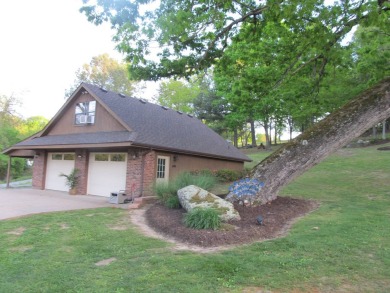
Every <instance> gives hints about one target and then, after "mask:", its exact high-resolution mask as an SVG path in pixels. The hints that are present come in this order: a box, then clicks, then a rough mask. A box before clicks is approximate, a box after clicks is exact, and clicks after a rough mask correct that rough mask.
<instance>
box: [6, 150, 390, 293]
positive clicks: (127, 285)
mask: <svg viewBox="0 0 390 293" xmlns="http://www.w3.org/2000/svg"><path fill="white" fill-rule="evenodd" d="M388 145H389V144H388ZM376 148H377V147H369V148H364V149H343V150H341V151H340V152H338V153H337V154H335V155H332V156H331V157H330V158H328V159H327V160H326V161H324V162H323V163H321V164H319V165H317V166H316V167H314V168H313V169H312V170H310V171H309V172H307V173H305V174H304V175H303V176H301V177H300V178H299V179H297V180H295V181H294V182H293V183H291V184H289V185H288V186H287V187H286V188H285V189H284V190H283V192H282V193H283V195H289V196H294V197H301V198H310V199H315V200H318V201H319V202H320V203H321V206H320V208H319V209H318V210H316V211H315V212H313V213H311V214H310V215H308V216H306V217H305V218H303V219H301V220H300V221H298V222H297V223H296V224H295V225H294V226H293V227H292V229H291V231H290V233H289V234H288V236H287V237H284V238H280V239H276V240H272V241H267V242H263V243H255V244H252V245H248V246H244V247H237V248H236V249H233V250H229V251H224V252H220V253H214V254H198V253H193V252H183V251H181V252H178V251H173V250H172V249H171V248H170V247H171V245H170V244H169V243H166V242H163V241H160V240H155V239H151V238H146V237H144V236H142V235H141V234H139V233H138V232H137V230H136V229H135V228H133V227H132V226H131V224H130V223H129V221H128V213H127V211H125V210H122V209H115V208H103V209H96V210H84V211H74V212H61V213H52V214H46V215H35V216H29V217H26V218H20V219H14V220H8V221H0V292H242V291H244V292H260V290H264V291H265V290H271V291H272V292H273V291H276V292H289V291H292V290H293V289H294V292H300V290H302V291H303V292H389V291H390V152H388V151H377V150H376ZM252 155H253V156H257V155H256V154H251V156H252ZM110 258H115V259H116V260H114V261H113V262H111V263H110V264H109V265H105V266H97V265H95V264H96V263H98V262H99V261H102V260H105V259H110ZM244 289H245V290H244ZM256 290H257V291H256ZM316 290H317V291H316Z"/></svg>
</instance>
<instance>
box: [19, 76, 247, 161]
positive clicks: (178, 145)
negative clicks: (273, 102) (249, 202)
mask: <svg viewBox="0 0 390 293" xmlns="http://www.w3.org/2000/svg"><path fill="white" fill-rule="evenodd" d="M82 90H86V91H87V92H89V93H90V94H91V95H92V96H93V97H94V98H95V99H96V100H97V102H98V103H99V104H100V105H101V106H103V107H104V108H105V109H106V110H107V111H108V112H109V113H110V114H111V115H113V117H114V118H115V119H117V120H118V122H119V123H121V124H122V125H123V126H124V127H125V128H126V129H128V131H115V132H98V133H91V134H83V135H80V134H67V135H50V136H45V134H46V133H47V130H48V129H49V128H50V125H51V124H52V123H54V121H58V120H59V119H60V117H61V113H62V111H63V110H64V109H65V108H66V105H67V104H69V102H70V100H72V99H73V98H75V97H76V96H77V95H76V93H78V92H80V91H82ZM104 143H127V145H129V146H130V145H131V146H134V147H136V146H139V147H148V148H153V149H158V150H167V151H175V152H181V153H188V154H196V155H202V156H207V157H217V158H223V159H229V160H235V161H251V160H250V159H249V158H248V157H247V156H246V155H244V154H243V153H242V152H241V151H239V150H238V149H237V148H235V147H234V146H233V145H232V144H231V143H229V142H227V141H226V140H225V139H223V138H222V137H221V136H220V135H218V134H217V133H215V132H214V131H213V130H211V129H210V128H209V127H207V126H206V125H205V124H203V123H202V122H201V121H200V120H198V119H196V118H195V117H193V116H192V115H188V114H185V113H181V112H178V111H175V110H172V109H168V108H166V107H162V106H159V105H156V104H152V103H149V102H147V101H145V100H142V99H141V100H140V99H136V98H132V97H128V96H125V95H122V94H118V93H115V92H112V91H108V90H105V89H102V88H100V87H98V86H95V85H92V84H88V83H82V84H81V85H80V86H79V87H78V89H77V90H76V91H75V93H74V94H73V95H72V97H71V98H70V99H69V100H68V101H67V103H65V105H64V106H63V107H62V108H61V109H60V111H59V112H58V113H57V114H56V116H55V117H54V118H53V119H52V120H51V121H50V122H49V124H48V125H47V126H46V127H45V129H44V130H43V131H42V132H41V134H40V136H39V137H35V138H32V139H28V140H25V141H22V142H20V143H19V144H16V145H15V146H14V147H17V148H20V147H24V148H28V147H33V148H37V147H39V146H48V145H52V146H54V145H57V146H59V145H61V146H66V145H76V144H80V146H81V147H82V146H83V145H90V144H104Z"/></svg>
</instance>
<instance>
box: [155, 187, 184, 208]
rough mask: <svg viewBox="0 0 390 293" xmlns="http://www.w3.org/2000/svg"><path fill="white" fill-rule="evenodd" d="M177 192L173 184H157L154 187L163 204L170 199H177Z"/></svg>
mask: <svg viewBox="0 0 390 293" xmlns="http://www.w3.org/2000/svg"><path fill="white" fill-rule="evenodd" d="M177 190H178V189H176V186H175V185H173V184H165V183H157V184H156V185H155V186H154V193H155V194H156V195H157V197H158V198H159V199H160V200H161V202H162V203H163V204H166V203H167V201H169V200H170V198H172V197H177Z"/></svg>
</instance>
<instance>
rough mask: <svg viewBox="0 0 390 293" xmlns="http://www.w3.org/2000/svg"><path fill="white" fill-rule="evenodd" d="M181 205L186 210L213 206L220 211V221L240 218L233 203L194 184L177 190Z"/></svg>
mask: <svg viewBox="0 0 390 293" xmlns="http://www.w3.org/2000/svg"><path fill="white" fill-rule="evenodd" d="M177 195H178V197H179V201H180V204H181V206H182V207H183V208H184V209H185V210H186V211H187V212H189V211H191V210H192V209H194V208H213V209H216V210H217V211H219V212H220V218H221V220H222V221H229V220H240V219H241V218H240V215H239V214H238V212H237V211H236V210H235V209H234V207H233V204H232V203H230V202H228V201H226V200H223V199H222V198H220V197H218V196H216V195H214V194H212V193H210V192H208V191H207V190H204V189H202V188H200V187H198V186H195V185H189V186H187V187H184V188H182V189H180V190H179V191H178V192H177Z"/></svg>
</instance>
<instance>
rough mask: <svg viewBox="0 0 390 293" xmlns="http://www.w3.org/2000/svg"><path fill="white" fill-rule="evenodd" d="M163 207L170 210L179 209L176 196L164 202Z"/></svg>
mask: <svg viewBox="0 0 390 293" xmlns="http://www.w3.org/2000/svg"><path fill="white" fill-rule="evenodd" d="M165 206H166V207H168V208H170V209H179V208H180V207H181V205H180V201H179V198H178V197H177V196H170V197H168V198H167V200H166V201H165Z"/></svg>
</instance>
